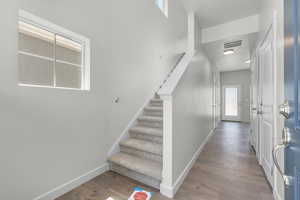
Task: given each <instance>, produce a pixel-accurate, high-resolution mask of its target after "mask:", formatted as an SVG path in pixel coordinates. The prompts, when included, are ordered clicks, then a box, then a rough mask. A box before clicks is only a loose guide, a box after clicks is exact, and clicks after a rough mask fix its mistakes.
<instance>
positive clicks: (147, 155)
mask: <svg viewBox="0 0 300 200" xmlns="http://www.w3.org/2000/svg"><path fill="white" fill-rule="evenodd" d="M120 150H121V152H123V153H127V154H130V155H134V156H137V157H139V158H144V159H147V160H153V161H156V162H160V163H161V162H162V157H161V155H157V154H153V153H149V152H144V151H139V150H136V149H133V148H130V147H125V146H120Z"/></svg>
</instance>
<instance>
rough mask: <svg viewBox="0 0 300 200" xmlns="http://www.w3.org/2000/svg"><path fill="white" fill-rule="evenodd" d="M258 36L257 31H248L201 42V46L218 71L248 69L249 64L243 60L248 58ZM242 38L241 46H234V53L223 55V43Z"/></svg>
mask: <svg viewBox="0 0 300 200" xmlns="http://www.w3.org/2000/svg"><path fill="white" fill-rule="evenodd" d="M257 38H258V33H250V34H247V35H243V36H236V37H233V38H228V39H226V40H219V41H215V42H210V43H206V44H203V47H204V49H205V51H206V53H207V55H208V57H209V58H210V60H211V61H212V62H213V64H214V65H216V66H217V67H218V69H219V71H236V70H243V69H249V68H250V65H249V64H246V63H245V61H247V60H249V59H250V55H251V52H252V51H253V49H254V47H255V45H256V42H257ZM236 40H242V41H243V42H242V46H241V47H238V48H235V53H234V54H232V55H224V43H226V42H232V41H236Z"/></svg>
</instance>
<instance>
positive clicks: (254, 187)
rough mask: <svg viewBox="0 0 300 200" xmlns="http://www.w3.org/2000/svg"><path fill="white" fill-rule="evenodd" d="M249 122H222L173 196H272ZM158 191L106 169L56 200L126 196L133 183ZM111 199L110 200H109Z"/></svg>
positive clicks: (122, 199)
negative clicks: (253, 146) (251, 143)
mask: <svg viewBox="0 0 300 200" xmlns="http://www.w3.org/2000/svg"><path fill="white" fill-rule="evenodd" d="M248 132H249V125H247V124H240V123H231V122H223V123H220V124H219V126H218V128H217V129H216V130H215V134H214V135H213V137H212V138H211V139H210V141H209V142H208V143H207V145H206V146H205V148H204V150H203V152H202V153H201V155H200V157H199V159H198V161H197V162H196V164H195V165H194V167H193V169H192V170H191V171H190V174H189V175H188V177H187V178H186V180H185V182H184V183H183V185H182V187H181V188H180V189H179V191H178V193H177V195H176V196H175V198H174V199H175V200H272V199H273V197H272V193H271V189H270V187H269V185H268V184H267V182H266V179H265V177H264V174H263V172H262V170H261V168H260V166H259V165H258V162H257V160H256V157H255V155H254V153H253V152H252V150H250V148H249V138H248V136H249V135H248ZM137 186H139V187H142V188H145V189H146V190H148V191H153V192H155V195H154V197H153V198H152V199H154V200H167V198H165V197H163V196H161V195H160V194H159V191H157V190H154V189H151V188H149V187H146V186H143V185H140V184H139V183H137V182H135V181H132V180H130V179H128V178H126V177H123V176H120V175H117V174H115V173H113V172H107V173H105V174H103V175H101V176H98V177H97V178H95V179H93V180H91V181H90V182H88V183H86V184H83V185H82V186H81V187H79V188H77V189H75V190H73V191H71V192H69V193H67V194H65V195H63V196H62V197H60V198H58V199H57V200H106V199H107V198H109V197H111V198H112V199H113V200H127V199H128V197H129V196H130V194H131V192H132V189H133V188H134V187H137ZM112 199H110V200H112Z"/></svg>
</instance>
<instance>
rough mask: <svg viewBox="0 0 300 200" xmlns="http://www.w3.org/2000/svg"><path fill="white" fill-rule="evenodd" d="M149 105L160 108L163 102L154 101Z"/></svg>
mask: <svg viewBox="0 0 300 200" xmlns="http://www.w3.org/2000/svg"><path fill="white" fill-rule="evenodd" d="M150 106H154V107H159V108H162V107H163V103H154V102H151V103H150Z"/></svg>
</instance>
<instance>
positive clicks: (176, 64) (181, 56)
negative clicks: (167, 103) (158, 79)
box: [159, 52, 186, 90]
mask: <svg viewBox="0 0 300 200" xmlns="http://www.w3.org/2000/svg"><path fill="white" fill-rule="evenodd" d="M185 54H186V53H185V52H184V53H182V54H180V57H179V58H178V60H177V61H176V63H175V65H174V67H173V68H172V69H171V71H170V72H169V73H168V75H167V77H166V78H165V79H164V81H163V83H162V84H161V85H160V86H159V90H160V89H161V88H162V87H163V86H164V84H165V83H166V82H167V80H168V79H169V77H170V76H171V74H172V73H173V72H174V70H175V69H176V67H177V66H178V64H179V63H180V62H181V60H182V59H183V57H184V56H185Z"/></svg>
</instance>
